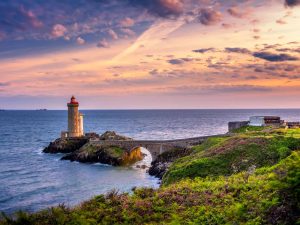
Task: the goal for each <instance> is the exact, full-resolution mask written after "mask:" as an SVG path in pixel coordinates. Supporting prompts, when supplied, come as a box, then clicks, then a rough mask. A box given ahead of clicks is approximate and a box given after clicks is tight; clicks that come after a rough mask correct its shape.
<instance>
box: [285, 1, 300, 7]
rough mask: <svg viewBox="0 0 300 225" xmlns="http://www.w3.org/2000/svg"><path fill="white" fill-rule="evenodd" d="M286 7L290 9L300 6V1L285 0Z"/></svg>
mask: <svg viewBox="0 0 300 225" xmlns="http://www.w3.org/2000/svg"><path fill="white" fill-rule="evenodd" d="M285 5H286V6H289V7H293V6H297V5H300V0H285Z"/></svg>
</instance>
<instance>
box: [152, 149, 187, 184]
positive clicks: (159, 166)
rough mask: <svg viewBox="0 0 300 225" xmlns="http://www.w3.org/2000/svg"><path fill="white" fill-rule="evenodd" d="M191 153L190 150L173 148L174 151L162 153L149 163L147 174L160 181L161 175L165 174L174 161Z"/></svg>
mask: <svg viewBox="0 0 300 225" xmlns="http://www.w3.org/2000/svg"><path fill="white" fill-rule="evenodd" d="M191 153H192V149H190V148H184V149H180V148H175V149H174V150H171V151H168V152H164V153H162V154H160V155H158V157H157V158H156V160H154V161H153V162H152V163H151V167H150V168H149V171H148V173H149V174H150V175H151V176H155V177H157V178H159V179H162V177H163V175H164V174H165V173H166V172H167V170H168V169H169V167H170V166H171V164H172V162H174V161H175V160H176V159H178V158H181V157H184V156H187V155H190V154H191Z"/></svg>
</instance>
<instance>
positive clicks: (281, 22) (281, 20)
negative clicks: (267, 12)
mask: <svg viewBox="0 0 300 225" xmlns="http://www.w3.org/2000/svg"><path fill="white" fill-rule="evenodd" d="M276 23H278V24H286V21H284V20H283V19H278V20H276Z"/></svg>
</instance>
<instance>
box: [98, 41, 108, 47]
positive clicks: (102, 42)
mask: <svg viewBox="0 0 300 225" xmlns="http://www.w3.org/2000/svg"><path fill="white" fill-rule="evenodd" d="M97 47H98V48H109V44H108V42H107V41H106V39H102V40H100V41H99V42H98V44H97Z"/></svg>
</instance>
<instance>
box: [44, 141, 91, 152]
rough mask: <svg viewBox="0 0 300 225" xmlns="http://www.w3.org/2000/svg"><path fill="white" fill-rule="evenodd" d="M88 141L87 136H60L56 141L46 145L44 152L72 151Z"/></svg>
mask: <svg viewBox="0 0 300 225" xmlns="http://www.w3.org/2000/svg"><path fill="white" fill-rule="evenodd" d="M87 142H88V139H87V138H86V137H82V138H65V139H62V138H58V139H56V140H55V141H54V142H50V144H49V146H48V147H46V148H45V149H44V150H43V152H44V153H52V154H56V153H70V152H74V151H76V150H78V149H80V148H81V147H82V146H84V145H85V144H86V143H87Z"/></svg>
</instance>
